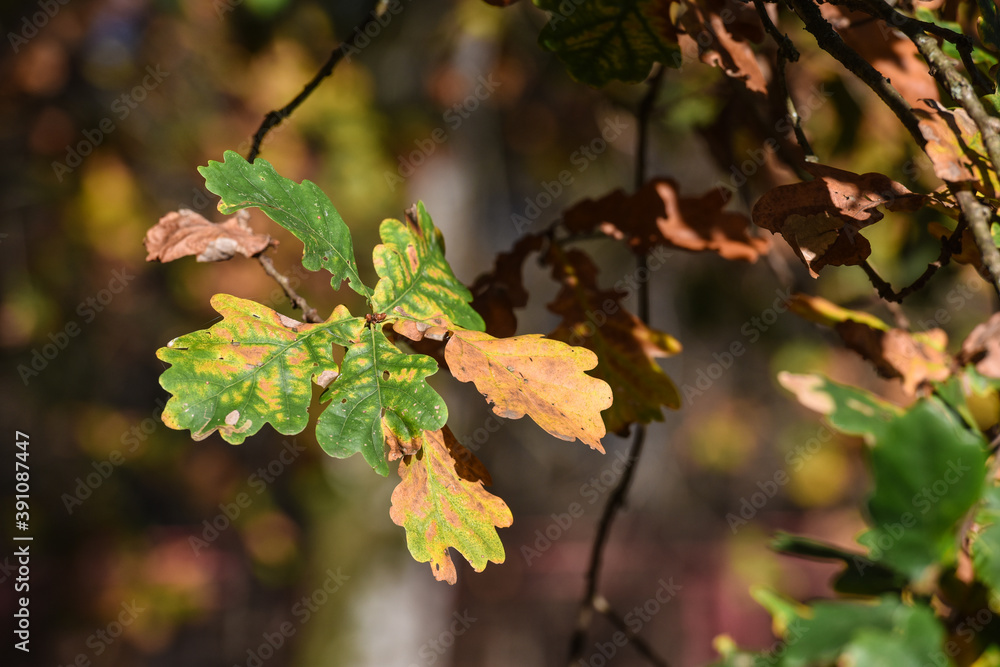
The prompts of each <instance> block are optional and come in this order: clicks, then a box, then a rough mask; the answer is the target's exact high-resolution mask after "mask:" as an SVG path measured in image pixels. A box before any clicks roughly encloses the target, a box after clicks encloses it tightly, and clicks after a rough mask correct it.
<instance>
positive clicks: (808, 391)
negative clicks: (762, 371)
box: [778, 372, 903, 444]
mask: <svg viewBox="0 0 1000 667" xmlns="http://www.w3.org/2000/svg"><path fill="white" fill-rule="evenodd" d="M778 382H779V383H781V386H783V387H784V388H785V389H787V390H788V391H790V392H792V393H793V394H795V396H796V398H798V400H799V403H801V404H802V405H804V406H805V407H807V408H809V409H810V410H815V411H816V412H819V413H820V414H823V415H826V418H827V421H829V422H830V424H831V425H832V426H833V427H834V428H836V429H837V430H839V431H841V432H842V433H847V434H848V435H858V436H862V437H864V438H865V440H866V441H867V442H868V443H869V444H871V443H872V442H874V441H876V440H878V439H880V437H881V436H882V434H883V433H884V432H885V430H886V429H887V428H888V426H889V424H890V423H891V422H892V421H893V419H895V418H896V417H898V416H899V415H901V414H903V410H902V409H901V408H899V407H897V406H895V405H893V404H891V403H888V402H886V401H883V400H882V399H880V398H878V397H876V396H875V395H873V394H871V393H870V392H867V391H865V390H864V389H859V388H858V387H851V386H847V385H842V384H837V383H836V382H831V381H830V380H828V379H826V378H824V377H822V376H820V375H796V374H793V373H787V372H782V373H779V374H778Z"/></svg>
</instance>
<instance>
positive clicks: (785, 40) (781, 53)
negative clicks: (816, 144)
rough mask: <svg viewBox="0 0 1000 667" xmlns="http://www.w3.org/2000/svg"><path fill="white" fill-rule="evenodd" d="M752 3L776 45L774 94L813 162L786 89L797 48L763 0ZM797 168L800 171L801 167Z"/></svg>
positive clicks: (797, 55)
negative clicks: (789, 66) (779, 99)
mask: <svg viewBox="0 0 1000 667" xmlns="http://www.w3.org/2000/svg"><path fill="white" fill-rule="evenodd" d="M753 4H754V7H756V9H757V15H758V16H760V21H761V23H763V24H764V31H765V32H767V34H769V35H770V36H771V38H772V39H773V40H774V41H775V43H776V44H777V45H778V57H777V72H778V76H777V77H776V82H777V90H776V91H775V96H776V97H780V98H782V99H783V100H784V102H785V108H786V110H787V112H788V117H789V118H790V119H791V121H792V130H793V132H794V133H795V139H796V141H798V142H799V147H800V148H801V149H802V151H803V152H804V153H805V156H806V161H807V162H809V161H813V162H814V161H815V160H816V154H815V153H814V152H813V149H812V146H810V145H809V140H808V139H806V133H805V132H804V131H803V130H802V117H801V116H800V115H799V110H798V108H797V107H796V106H795V100H793V99H792V95H791V92H790V91H789V90H788V78H787V77H786V76H785V66H786V65H787V64H788V63H794V62H798V60H799V50H798V49H796V48H795V44H793V43H792V40H791V39H790V38H789V37H788V35H786V34H784V33H783V32H781V31H780V30H778V26H776V25H774V21H772V20H771V15H770V14H768V13H767V7H765V6H764V0H753ZM797 168H798V167H797ZM799 170H800V171H801V169H799ZM803 175H806V174H805V173H804V172H803V173H801V174H800V176H803Z"/></svg>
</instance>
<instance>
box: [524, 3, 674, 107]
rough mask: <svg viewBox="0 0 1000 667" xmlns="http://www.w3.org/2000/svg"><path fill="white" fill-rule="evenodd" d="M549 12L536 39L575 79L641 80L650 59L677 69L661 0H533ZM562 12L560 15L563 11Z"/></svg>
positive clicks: (595, 83) (593, 81) (596, 82)
mask: <svg viewBox="0 0 1000 667" xmlns="http://www.w3.org/2000/svg"><path fill="white" fill-rule="evenodd" d="M535 4H536V5H538V7H540V8H541V9H544V10H545V11H547V12H549V22H548V23H547V24H546V25H545V27H544V28H543V29H542V33H541V34H540V35H539V37H538V41H539V43H540V44H541V45H542V46H543V47H544V48H545V49H548V50H549V51H552V52H554V53H555V54H556V56H558V58H559V59H560V60H561V61H562V62H563V64H565V65H566V69H567V70H568V71H569V73H570V76H572V77H573V78H574V79H576V80H577V81H581V82H583V83H586V84H589V85H591V86H594V87H600V86H603V85H604V84H606V83H608V82H609V81H611V80H612V79H619V80H621V81H624V82H626V83H641V82H642V81H644V80H645V79H646V77H647V76H649V71H650V69H652V67H653V63H656V62H660V63H663V64H664V65H668V66H671V67H680V65H681V62H682V57H681V50H680V47H679V46H678V45H677V39H676V37H675V30H674V26H673V25H672V24H671V23H670V13H669V3H666V2H663V0H621V1H620V2H608V1H607V0H573V2H566V1H564V0H535ZM563 12H565V13H563Z"/></svg>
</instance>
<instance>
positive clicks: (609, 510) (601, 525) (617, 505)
mask: <svg viewBox="0 0 1000 667" xmlns="http://www.w3.org/2000/svg"><path fill="white" fill-rule="evenodd" d="M662 80H663V68H662V67H661V68H659V69H658V70H657V71H656V72H655V73H654V74H653V76H652V77H651V78H650V80H649V88H648V89H647V90H646V95H645V97H643V99H642V102H641V103H640V104H639V110H638V113H637V115H638V123H639V133H638V135H639V136H638V142H639V146H638V149H637V150H636V169H635V175H636V179H635V180H636V189H638V188H640V187H642V185H643V183H644V182H645V180H646V142H647V137H648V124H649V116H650V115H651V113H652V111H653V106H654V103H655V101H656V95H657V93H658V92H659V90H660V83H661V82H662ZM638 264H639V268H640V269H642V268H645V267H646V266H647V257H646V255H642V256H641V257H640V258H639V261H638ZM638 299H639V306H638V317H639V319H640V320H642V322H643V323H644V324H648V323H649V281H648V280H646V281H643V282H640V283H639V289H638ZM645 441H646V426H645V425H644V424H636V425H635V433H634V435H633V437H632V446H631V447H630V448H629V454H628V459H627V460H626V461H625V470H624V471H623V472H622V476H621V478H620V479H619V480H618V485H617V486H615V488H614V490H613V491H612V492H611V497H610V498H609V499H608V504H607V505H605V506H604V512H603V513H602V514H601V519H600V521H599V522H598V524H597V533H596V535H595V536H594V543H593V546H592V548H591V551H590V566H589V567H588V568H587V578H586V581H587V585H586V591H585V592H584V595H583V599H582V600H581V601H580V610H579V613H578V615H577V623H576V628H575V629H574V631H573V634H572V636H571V637H570V642H569V663H570V664H575V663H576V662H577V661H578V660H579V659H580V658H581V656H582V655H583V646H584V642H585V640H586V638H587V630H588V629H589V628H590V623H591V621H592V620H593V616H594V610H595V609H598V607H599V606H600V605H601V600H603V597H601V596H599V595H598V593H597V583H598V578H599V577H600V573H601V564H602V562H603V560H604V547H605V546H606V545H607V541H608V536H609V535H610V533H611V526H612V524H613V523H614V521H615V519H616V518H617V516H618V511H619V510H620V509H621V508H622V507H623V506H624V505H625V497H626V495H627V494H628V489H629V486H631V484H632V478H633V477H634V476H635V468H636V465H635V464H636V462H637V461H638V460H639V457H640V456H642V447H643V444H644V443H645ZM603 606H604V607H605V608H608V609H610V608H609V607H608V606H607V604H606V601H605V604H604V605H603ZM637 647H638V645H637ZM649 651H650V652H649V655H647V654H646V653H645V652H643V655H646V656H647V658H649V659H650V660H651V661H654V660H655V662H654V664H656V665H659V666H661V667H669V665H668V663H667V662H666V660H664V659H662V658H659V657H656V656H655V654H654V653H652V649H649Z"/></svg>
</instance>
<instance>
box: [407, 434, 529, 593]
mask: <svg viewBox="0 0 1000 667" xmlns="http://www.w3.org/2000/svg"><path fill="white" fill-rule="evenodd" d="M415 440H416V442H412V443H410V449H412V450H414V451H416V452H417V453H416V454H414V455H411V456H405V457H404V458H403V460H402V461H400V463H399V476H400V478H401V481H400V483H399V485H398V486H397V487H396V488H395V490H394V491H393V492H392V507H391V508H390V510H389V516H390V517H391V518H392V521H393V522H394V523H395V524H396V525H398V526H402V527H403V528H404V529H405V530H406V545H407V548H408V549H409V550H410V553H411V554H412V555H413V557H414V558H415V559H416V560H417V561H418V562H421V563H425V562H430V565H431V570H432V571H433V572H434V578H435V579H437V580H438V581H447V582H448V583H450V584H454V583H455V582H456V581H457V579H458V575H457V572H456V571H455V563H454V562H453V561H452V559H451V556H450V555H449V553H448V549H455V550H456V551H458V552H459V553H461V554H462V555H463V556H464V557H465V558H466V560H468V561H469V564H471V565H472V568H473V569H474V570H475V571H476V572H482V571H483V568H485V567H486V563H487V562H493V563H502V562H503V561H504V550H503V544H502V543H501V542H500V537H499V536H498V535H497V532H496V529H497V528H498V527H499V528H503V527H506V526H509V525H511V523H512V522H513V516H512V515H511V512H510V509H509V508H508V507H507V505H506V503H504V501H503V500H501V499H500V498H498V497H496V496H494V495H493V494H491V493H489V492H488V491H486V489H485V488H483V487H484V486H485V485H488V484H489V483H490V480H489V474H488V473H487V472H486V469H485V468H484V467H483V464H482V463H480V461H479V459H477V458H476V457H475V456H474V455H473V454H472V452H470V451H469V450H468V449H466V448H465V447H463V446H462V445H461V444H459V442H458V440H457V439H456V438H455V436H454V435H452V433H451V431H450V430H449V429H448V427H447V426H445V427H444V428H443V429H442V430H438V431H421V432H418V433H417V434H416V437H415Z"/></svg>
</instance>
